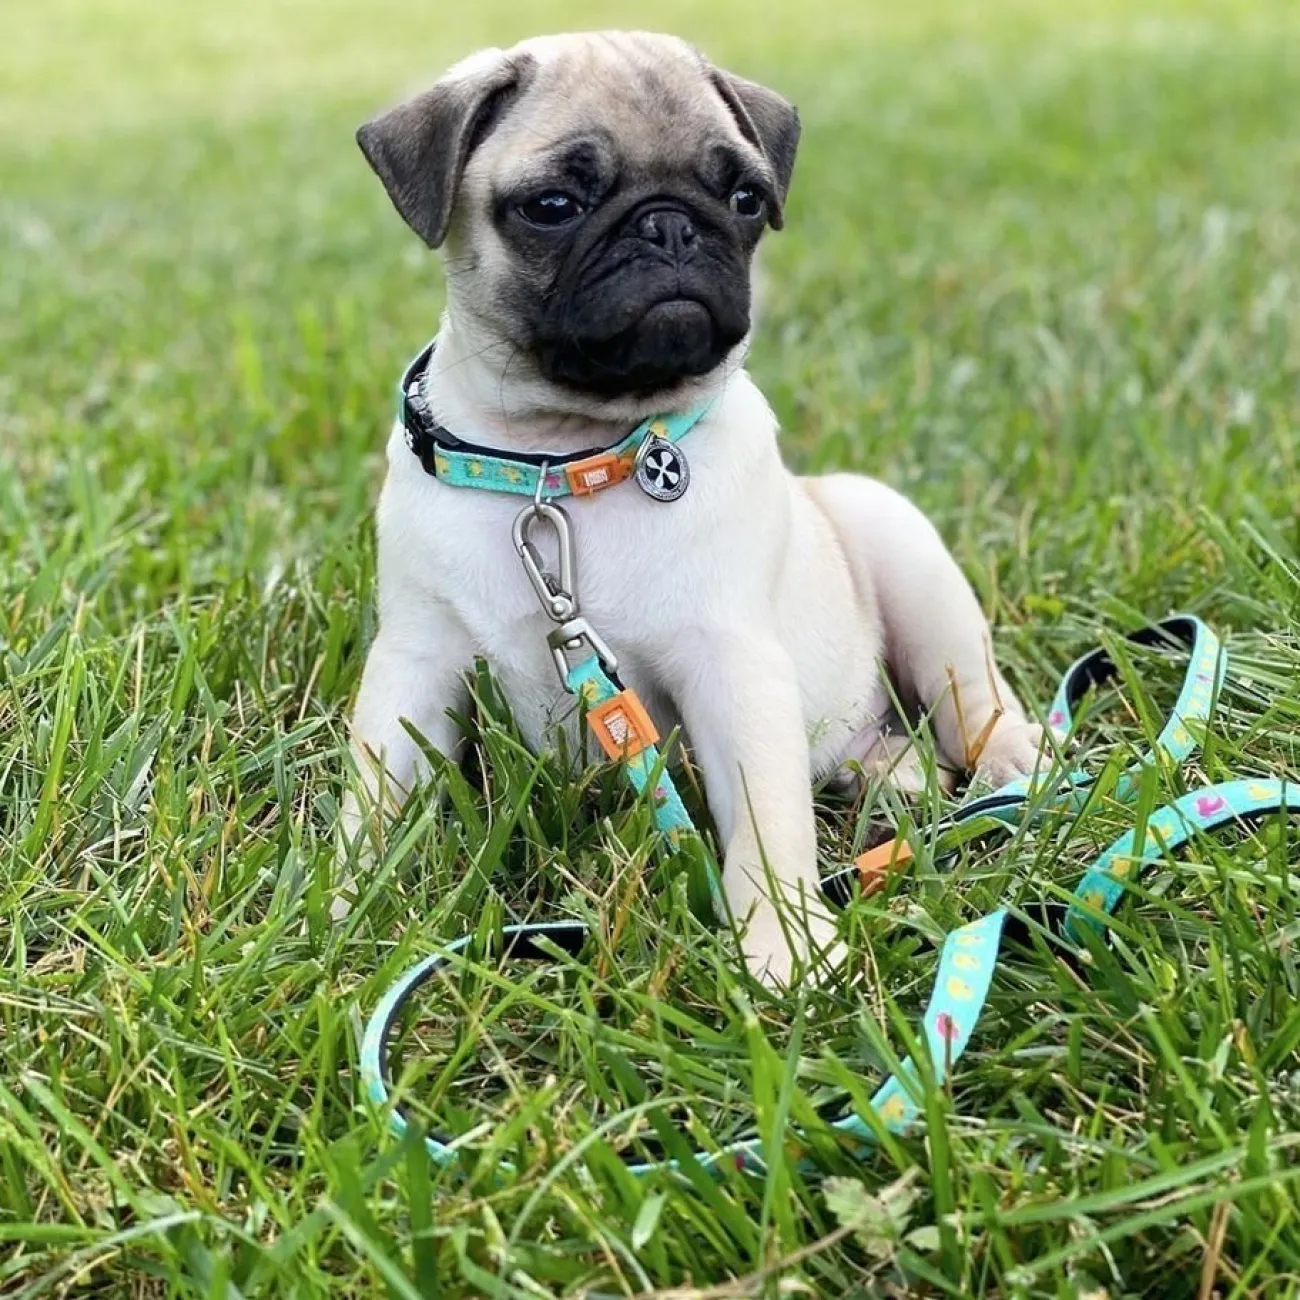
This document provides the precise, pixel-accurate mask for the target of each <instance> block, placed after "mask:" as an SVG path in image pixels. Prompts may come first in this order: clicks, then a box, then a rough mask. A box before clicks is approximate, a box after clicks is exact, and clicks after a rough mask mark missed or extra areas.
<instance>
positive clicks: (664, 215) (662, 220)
mask: <svg viewBox="0 0 1300 1300" xmlns="http://www.w3.org/2000/svg"><path fill="white" fill-rule="evenodd" d="M636 232H637V234H638V235H640V236H641V238H642V239H644V240H646V241H647V242H649V243H651V244H655V245H656V246H657V247H659V248H662V249H663V250H664V251H665V252H666V253H671V254H672V255H673V257H675V258H676V259H677V260H678V261H679V262H680V261H685V260H686V258H687V257H689V256H690V254H691V253H692V252H693V251H694V249H695V240H696V238H697V236H696V233H695V227H694V226H693V225H692V224H691V219H690V217H688V216H687V215H686V213H684V212H678V211H677V210H676V209H674V208H659V209H658V210H657V211H654V212H647V213H646V214H645V215H644V216H642V217H641V218H640V220H638V221H637V223H636Z"/></svg>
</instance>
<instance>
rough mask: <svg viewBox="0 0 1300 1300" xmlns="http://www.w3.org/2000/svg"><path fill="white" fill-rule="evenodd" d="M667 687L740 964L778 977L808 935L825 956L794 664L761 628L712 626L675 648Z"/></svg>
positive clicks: (780, 980)
mask: <svg viewBox="0 0 1300 1300" xmlns="http://www.w3.org/2000/svg"><path fill="white" fill-rule="evenodd" d="M678 651H679V653H678V654H676V655H675V656H674V665H673V667H674V670H675V671H674V672H673V677H674V678H675V680H674V681H673V683H672V689H673V695H674V698H675V700H676V703H677V707H678V709H679V711H680V713H681V717H682V721H683V723H684V724H685V728H686V732H687V734H688V735H689V737H690V741H691V748H692V751H693V753H694V756H695V758H696V760H697V761H698V763H699V765H700V768H701V770H702V772H703V775H704V783H705V790H706V793H707V795H708V800H709V811H710V812H711V813H712V815H713V820H714V823H715V825H716V826H717V828H718V833H719V835H720V836H721V838H722V842H723V845H724V848H725V863H724V867H723V874H722V882H723V887H724V889H725V891H726V895H727V902H728V904H729V906H730V908H731V911H732V915H733V916H734V917H735V919H736V921H737V922H738V923H739V924H740V925H741V926H742V927H744V939H743V946H744V952H745V959H746V961H747V962H748V964H749V967H750V969H751V970H752V971H753V972H754V973H755V974H756V975H758V976H759V978H760V979H765V980H767V981H768V982H769V983H776V984H787V985H788V984H789V982H790V974H791V970H792V964H793V960H794V958H795V957H796V956H798V957H800V958H806V957H807V956H809V955H810V954H809V949H808V941H809V940H810V939H811V940H812V943H813V945H814V946H815V947H816V948H817V949H819V950H822V951H826V952H827V953H828V959H829V960H836V959H838V956H839V953H838V951H837V952H835V953H833V954H831V953H829V949H830V947H831V945H832V944H833V943H834V938H835V926H834V922H833V921H832V920H831V918H830V914H829V913H828V911H827V909H826V904H825V902H824V901H823V900H822V898H821V896H820V894H819V892H818V871H817V830H816V824H815V821H814V817H813V803H812V783H811V776H810V768H809V753H808V738H807V732H806V729H805V726H804V717H803V706H802V702H801V700H800V695H799V681H798V677H797V675H796V672H795V666H794V662H793V661H792V660H791V658H790V656H789V654H788V653H787V652H786V650H785V649H784V647H783V646H781V645H780V644H779V643H778V642H777V641H775V640H774V639H772V636H771V633H770V632H763V631H759V630H754V629H747V630H746V631H744V632H740V631H734V632H717V633H713V634H705V635H702V636H700V637H699V638H695V637H692V638H690V641H689V643H686V644H682V645H680V646H679V647H678Z"/></svg>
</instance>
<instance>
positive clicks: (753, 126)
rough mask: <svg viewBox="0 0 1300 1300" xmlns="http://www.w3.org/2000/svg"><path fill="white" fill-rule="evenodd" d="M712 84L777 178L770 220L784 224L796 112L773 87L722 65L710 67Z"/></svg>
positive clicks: (795, 146)
mask: <svg viewBox="0 0 1300 1300" xmlns="http://www.w3.org/2000/svg"><path fill="white" fill-rule="evenodd" d="M711 75H712V77H713V84H714V85H715V86H716V87H717V89H718V93H719V94H720V95H721V96H722V98H723V99H724V100H725V101H726V104H727V107H728V108H729V109H731V113H732V116H733V117H735V119H736V122H737V123H738V125H739V126H740V129H741V131H742V132H743V133H744V135H745V137H746V138H747V139H748V140H749V141H750V142H751V143H753V144H755V145H757V147H758V148H759V149H760V150H761V151H762V154H763V156H764V157H765V158H766V159H767V162H768V165H769V166H770V167H771V168H772V177H773V179H774V180H775V182H776V202H775V203H774V204H773V205H772V209H771V216H770V218H769V220H770V221H771V223H772V228H773V229H774V230H780V229H781V227H782V226H783V225H784V224H785V218H784V215H783V213H782V207H783V205H784V203H785V196H786V195H787V194H788V193H789V192H790V177H791V175H792V174H793V172H794V155H795V150H796V149H798V147H799V114H798V112H797V111H796V110H795V108H794V105H792V104H790V103H788V102H787V101H786V100H784V99H782V98H781V96H780V95H778V94H777V93H776V91H774V90H768V88H767V87H766V86H760V85H759V84H758V83H757V82H755V81H746V80H745V78H744V77H737V76H736V75H735V74H734V73H731V72H723V71H722V69H721V68H713V69H711Z"/></svg>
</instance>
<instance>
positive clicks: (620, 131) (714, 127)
mask: <svg viewBox="0 0 1300 1300" xmlns="http://www.w3.org/2000/svg"><path fill="white" fill-rule="evenodd" d="M520 56H524V58H525V59H526V60H527V62H526V63H525V66H526V67H527V69H528V70H527V72H526V73H525V75H524V76H523V77H522V78H521V82H520V88H519V93H518V98H517V101H516V103H515V104H514V105H512V106H511V109H510V111H508V112H507V113H505V114H504V115H503V117H502V121H501V123H500V125H499V127H497V128H496V129H495V130H493V131H492V133H491V134H490V135H488V137H487V138H486V139H485V140H484V142H483V144H482V145H481V147H480V149H479V150H478V152H477V154H476V156H475V158H474V159H471V162H470V170H471V171H472V172H473V173H475V174H477V175H480V176H482V175H490V176H493V177H495V178H497V179H500V180H509V179H510V176H511V173H512V171H514V170H516V169H518V170H519V171H521V172H526V171H527V169H528V167H529V165H530V163H531V162H532V160H534V159H539V158H547V157H548V156H550V155H552V154H553V153H554V151H555V150H556V149H557V148H561V147H563V146H567V145H569V144H571V143H573V142H575V141H580V140H582V139H583V137H590V138H591V140H592V143H593V144H594V145H595V147H596V148H597V149H600V148H601V147H602V145H603V146H604V148H605V149H607V150H609V151H611V152H616V153H617V162H618V163H620V164H622V165H625V166H628V167H632V168H637V169H641V168H644V169H647V170H660V169H671V168H682V167H685V166H689V165H690V163H691V160H692V159H693V158H694V157H696V156H697V155H698V154H699V153H700V151H701V149H702V147H707V143H728V144H730V145H732V146H733V147H734V148H737V149H742V150H745V151H747V152H749V153H750V154H751V156H752V157H753V160H754V162H755V164H756V165H758V166H760V167H761V166H763V165H764V160H763V159H762V157H761V154H759V152H758V150H757V149H756V148H754V147H753V145H752V144H751V143H750V142H749V141H748V140H746V138H745V136H744V135H743V133H742V131H741V128H740V125H739V123H738V122H737V120H736V118H735V116H734V114H733V113H732V112H731V110H730V109H729V108H728V106H727V103H726V102H725V100H724V99H723V97H722V95H721V94H720V93H719V90H718V88H717V85H716V83H715V82H714V80H713V79H712V77H711V69H710V66H709V64H708V63H707V62H706V61H705V60H704V58H703V57H702V56H701V55H700V54H699V53H698V52H697V51H696V50H694V49H693V48H692V47H691V46H689V45H687V44H686V43H685V42H684V41H680V40H677V39H676V38H674V37H669V36H656V35H650V34H645V33H636V32H610V33H593V34H590V35H584V36H582V37H580V38H577V39H575V38H574V37H572V36H570V37H542V38H538V39H536V40H531V41H525V42H523V44H521V45H519V46H517V47H516V48H515V49H514V50H511V51H507V52H506V53H505V54H504V55H503V56H499V57H503V58H504V59H507V60H511V59H516V60H518V59H519V58H520Z"/></svg>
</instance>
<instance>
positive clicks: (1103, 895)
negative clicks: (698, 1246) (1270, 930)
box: [361, 778, 1300, 1174]
mask: <svg viewBox="0 0 1300 1300" xmlns="http://www.w3.org/2000/svg"><path fill="white" fill-rule="evenodd" d="M1297 811H1300V785H1295V784H1292V783H1288V782H1286V781H1278V780H1273V779H1253V778H1252V779H1245V780H1236V781H1228V782H1225V783H1223V784H1220V785H1214V786H1207V787H1205V788H1203V789H1200V790H1196V791H1193V792H1192V793H1190V794H1187V795H1184V796H1183V797H1182V798H1180V799H1178V800H1177V801H1176V802H1175V803H1173V804H1170V805H1168V806H1167V807H1165V808H1162V809H1160V810H1159V811H1158V812H1157V813H1155V814H1153V815H1152V817H1151V819H1150V821H1149V822H1148V827H1147V836H1146V840H1145V842H1144V845H1143V849H1142V851H1141V853H1138V854H1135V853H1134V852H1133V849H1134V843H1133V833H1132V832H1128V833H1126V834H1125V835H1122V836H1120V837H1119V839H1117V840H1116V841H1115V842H1114V843H1113V844H1112V845H1111V846H1110V847H1109V848H1108V849H1107V850H1106V851H1105V852H1104V853H1102V854H1101V855H1100V856H1099V857H1098V858H1097V859H1096V861H1095V863H1094V864H1093V866H1092V867H1091V868H1090V869H1089V871H1088V872H1087V874H1086V875H1085V876H1084V879H1083V881H1082V882H1081V883H1080V885H1079V887H1078V888H1077V889H1076V890H1075V893H1074V896H1073V900H1072V903H1071V908H1070V913H1069V919H1068V921H1067V935H1070V936H1072V937H1076V938H1077V936H1078V934H1079V927H1080V926H1082V925H1086V926H1090V927H1093V928H1097V927H1099V925H1100V922H1101V920H1102V918H1103V917H1104V916H1105V915H1107V914H1109V913H1110V912H1111V911H1113V910H1114V908H1115V906H1116V905H1117V903H1118V902H1119V900H1120V898H1121V897H1122V895H1123V892H1124V887H1125V885H1126V883H1127V882H1128V881H1129V880H1131V879H1133V878H1135V877H1136V875H1137V873H1138V872H1139V871H1140V870H1141V868H1142V867H1143V866H1145V865H1146V864H1147V863H1149V862H1152V861H1154V860H1155V859H1157V858H1159V857H1161V856H1163V855H1165V854H1168V853H1171V852H1172V851H1173V850H1175V849H1177V848H1179V847H1181V846H1182V845H1184V844H1186V843H1187V842H1188V841H1189V840H1190V839H1192V838H1193V837H1194V836H1195V835H1196V834H1197V833H1200V832H1206V831H1210V830H1213V829H1215V828H1216V827H1218V826H1221V825H1224V824H1226V823H1228V822H1237V823H1250V822H1253V821H1257V820H1259V819H1260V818H1261V817H1264V816H1266V815H1268V814H1269V813H1273V812H1280V813H1295V812H1297ZM1121 863H1123V864H1126V869H1125V870H1124V871H1122V872H1120V873H1118V874H1117V872H1116V867H1117V865H1118V864H1121ZM1010 915H1011V914H1010V912H1009V911H1008V909H1007V908H998V909H997V910H996V911H994V912H990V913H989V914H988V915H987V916H983V917H980V918H979V919H978V920H975V921H972V922H970V923H969V924H967V925H964V926H962V927H961V928H960V929H957V930H954V931H953V932H952V933H951V934H949V935H948V936H947V938H946V939H945V940H944V943H943V947H942V949H941V950H940V955H939V968H938V972H937V974H936V977H935V981H934V988H933V991H932V994H931V997H930V1002H929V1005H928V1006H927V1007H926V1010H925V1012H924V1013H923V1015H922V1017H921V1036H922V1038H923V1039H924V1042H925V1045H926V1055H927V1056H928V1058H929V1073H930V1077H931V1079H932V1080H933V1084H934V1086H936V1087H938V1086H941V1085H942V1084H943V1083H944V1082H945V1081H946V1080H947V1078H948V1077H950V1075H951V1072H952V1069H953V1066H955V1065H956V1063H957V1061H958V1060H959V1059H960V1058H961V1056H962V1054H963V1053H964V1052H965V1051H966V1049H967V1047H968V1046H969V1045H970V1043H971V1041H972V1040H973V1038H974V1036H975V1034H976V1031H977V1029H978V1027H979V1022H980V1017H981V1015H982V1013H983V1011H984V1008H985V1005H986V1003H987V1000H988V996H989V992H990V990H991V988H992V984H993V979H994V976H995V974H996V972H997V970H998V966H999V960H1000V950H1001V945H1002V940H1003V936H1004V934H1005V930H1006V923H1007V920H1008V918H1009V916H1010ZM586 937H587V927H586V925H585V923H583V922H581V921H557V922H545V923H540V924H533V925H518V926H509V927H507V928H506V929H505V930H504V931H503V939H504V941H505V948H506V953H507V955H508V956H510V957H512V958H520V959H528V958H542V957H546V956H549V955H550V953H549V951H548V947H549V944H551V943H554V944H556V945H557V946H559V947H560V948H561V949H563V950H564V951H565V952H567V953H569V954H570V955H572V956H576V955H577V954H578V952H579V951H580V950H581V947H582V944H583V942H584V941H585V939H586ZM470 938H471V937H470V936H469V935H463V936H461V937H460V938H458V939H455V940H453V941H452V942H451V943H450V944H448V945H447V946H446V947H445V948H444V949H443V950H442V951H441V952H439V953H436V954H434V955H432V956H430V957H426V958H425V959H424V961H422V962H421V963H420V964H419V965H417V966H415V967H413V968H412V969H411V970H409V971H408V972H407V973H406V974H405V975H404V976H403V977H402V978H401V979H400V980H399V981H398V983H397V984H395V985H393V987H392V988H391V989H389V991H388V992H387V993H386V994H385V995H384V997H383V999H382V1000H381V1001H380V1003H379V1005H378V1006H377V1007H376V1009H375V1012H374V1014H373V1015H372V1016H371V1019H370V1022H369V1024H368V1025H367V1026H366V1032H365V1037H364V1039H363V1041H362V1050H361V1073H362V1078H363V1081H364V1084H365V1088H366V1092H367V1095H368V1097H369V1099H370V1101H371V1102H372V1103H373V1104H374V1105H375V1106H376V1107H378V1108H380V1109H382V1110H385V1111H386V1112H387V1113H388V1116H389V1126H390V1128H391V1129H392V1131H393V1132H394V1133H396V1134H399V1135H400V1134H403V1133H405V1132H406V1130H407V1127H408V1121H407V1119H406V1117H405V1116H404V1115H403V1113H402V1108H401V1105H400V1104H399V1103H398V1102H397V1101H396V1100H395V1099H394V1098H393V1096H392V1095H391V1093H390V1090H389V1086H388V1082H387V1079H388V1068H389V1061H388V1057H387V1042H388V1039H389V1037H390V1035H391V1031H392V1027H393V1025H394V1024H395V1023H396V1021H397V1018H398V1017H399V1016H400V1014H401V1011H402V1008H403V1006H404V1004H405V1003H406V1001H407V1000H408V999H409V998H410V996H411V994H412V993H414V992H415V990H416V989H417V988H419V986H420V985H422V984H423V983H425V982H426V981H427V980H428V979H429V978H430V977H431V976H432V975H434V974H435V973H436V972H437V971H438V970H441V969H445V968H447V967H448V966H450V965H452V964H453V963H454V961H455V958H456V956H457V955H458V954H459V953H461V952H462V951H463V950H464V948H465V947H466V946H467V945H468V944H469V943H470ZM923 1103H924V1084H923V1082H922V1074H921V1070H920V1068H919V1066H918V1065H917V1063H916V1061H915V1060H914V1059H913V1058H911V1057H908V1058H907V1059H906V1060H905V1061H904V1062H903V1063H902V1065H901V1066H900V1067H899V1069H898V1071H897V1072H896V1073H895V1074H893V1075H891V1076H890V1078H888V1079H887V1080H886V1081H885V1082H884V1084H882V1085H881V1087H880V1088H879V1089H878V1090H877V1091H876V1092H875V1094H874V1095H873V1096H872V1098H871V1109H872V1111H873V1112H874V1115H875V1117H876V1120H877V1122H878V1123H879V1124H880V1125H881V1126H883V1127H884V1128H885V1129H886V1130H887V1131H888V1132H891V1133H895V1134H900V1135H901V1134H905V1133H907V1132H908V1131H910V1130H911V1129H912V1128H913V1127H914V1126H915V1125H916V1124H917V1122H918V1121H919V1119H920V1117H921V1110H922V1107H923ZM829 1127H830V1128H831V1129H832V1130H833V1131H835V1132H838V1133H839V1134H841V1135H842V1136H843V1137H844V1139H845V1140H846V1141H847V1142H848V1143H849V1144H850V1145H851V1146H853V1147H855V1148H857V1149H861V1150H863V1151H868V1150H870V1149H872V1148H873V1147H874V1146H875V1144H876V1140H877V1139H876V1133H875V1130H874V1128H873V1126H872V1124H871V1123H869V1122H868V1121H867V1120H866V1119H865V1118H863V1117H862V1116H860V1115H857V1114H853V1115H848V1116H845V1117H844V1118H842V1119H839V1120H835V1121H833V1122H832V1123H831V1124H830V1126H829ZM794 1140H795V1141H796V1142H798V1141H799V1139H798V1136H797V1135H796V1136H795V1139H794ZM425 1145H426V1148H427V1150H428V1152H429V1155H430V1156H431V1157H432V1159H434V1160H435V1161H436V1162H438V1163H439V1164H442V1165H446V1164H450V1163H452V1162H453V1161H455V1160H456V1159H457V1157H458V1155H459V1148H458V1146H457V1144H456V1142H455V1141H453V1140H449V1139H447V1138H446V1137H444V1136H430V1137H426V1138H425ZM693 1159H695V1160H696V1161H697V1162H698V1163H699V1164H700V1165H701V1166H703V1167H705V1168H716V1167H718V1166H719V1165H722V1164H727V1163H731V1164H734V1165H735V1166H736V1167H738V1168H751V1169H756V1170H761V1169H762V1168H764V1167H765V1164H766V1161H765V1159H764V1157H763V1154H762V1147H761V1143H760V1142H759V1141H758V1140H757V1139H747V1140H744V1141H740V1142H735V1143H731V1144H729V1145H727V1146H726V1147H723V1148H722V1149H720V1150H718V1151H712V1152H704V1151H699V1152H695V1153H693ZM627 1167H628V1170H629V1172H631V1173H633V1174H648V1173H652V1172H654V1171H656V1170H669V1169H675V1168H677V1167H678V1166H677V1162H675V1161H671V1160H664V1161H642V1162H631V1161H629V1162H627ZM499 1171H500V1173H502V1174H509V1173H511V1172H513V1166H511V1165H509V1164H508V1163H503V1164H502V1165H501V1166H500V1169H499Z"/></svg>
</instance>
